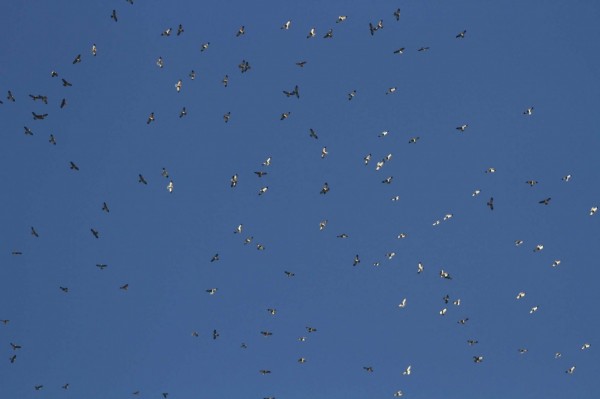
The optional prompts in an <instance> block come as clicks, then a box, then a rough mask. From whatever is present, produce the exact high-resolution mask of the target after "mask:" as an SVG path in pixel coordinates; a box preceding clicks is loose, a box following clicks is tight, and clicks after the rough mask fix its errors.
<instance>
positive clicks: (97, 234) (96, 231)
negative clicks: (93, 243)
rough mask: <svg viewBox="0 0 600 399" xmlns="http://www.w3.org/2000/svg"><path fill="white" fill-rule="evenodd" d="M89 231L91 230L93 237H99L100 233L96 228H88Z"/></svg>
mask: <svg viewBox="0 0 600 399" xmlns="http://www.w3.org/2000/svg"><path fill="white" fill-rule="evenodd" d="M90 231H91V232H92V234H93V235H94V237H96V238H100V233H99V232H98V230H96V229H90Z"/></svg>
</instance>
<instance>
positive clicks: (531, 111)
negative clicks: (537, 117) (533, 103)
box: [523, 107, 533, 116]
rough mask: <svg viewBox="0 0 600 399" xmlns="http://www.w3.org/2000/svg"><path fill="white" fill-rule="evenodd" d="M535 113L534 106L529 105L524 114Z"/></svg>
mask: <svg viewBox="0 0 600 399" xmlns="http://www.w3.org/2000/svg"><path fill="white" fill-rule="evenodd" d="M532 114H533V107H529V108H527V109H526V110H525V111H523V115H527V116H529V115H532Z"/></svg>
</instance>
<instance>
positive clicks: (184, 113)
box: [179, 107, 187, 118]
mask: <svg viewBox="0 0 600 399" xmlns="http://www.w3.org/2000/svg"><path fill="white" fill-rule="evenodd" d="M186 115H187V110H186V109H185V107H183V108H182V109H181V111H179V117H180V118H183V117H184V116H186Z"/></svg>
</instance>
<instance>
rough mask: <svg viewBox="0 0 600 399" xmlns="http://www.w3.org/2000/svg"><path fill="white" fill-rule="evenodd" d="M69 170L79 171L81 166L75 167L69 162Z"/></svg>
mask: <svg viewBox="0 0 600 399" xmlns="http://www.w3.org/2000/svg"><path fill="white" fill-rule="evenodd" d="M69 169H71V170H79V166H77V165H75V163H74V162H73V161H70V162H69Z"/></svg>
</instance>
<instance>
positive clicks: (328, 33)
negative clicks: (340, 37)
mask: <svg viewBox="0 0 600 399" xmlns="http://www.w3.org/2000/svg"><path fill="white" fill-rule="evenodd" d="M332 37H333V29H329V30H328V31H327V33H326V34H325V36H323V39H331V38H332Z"/></svg>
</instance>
